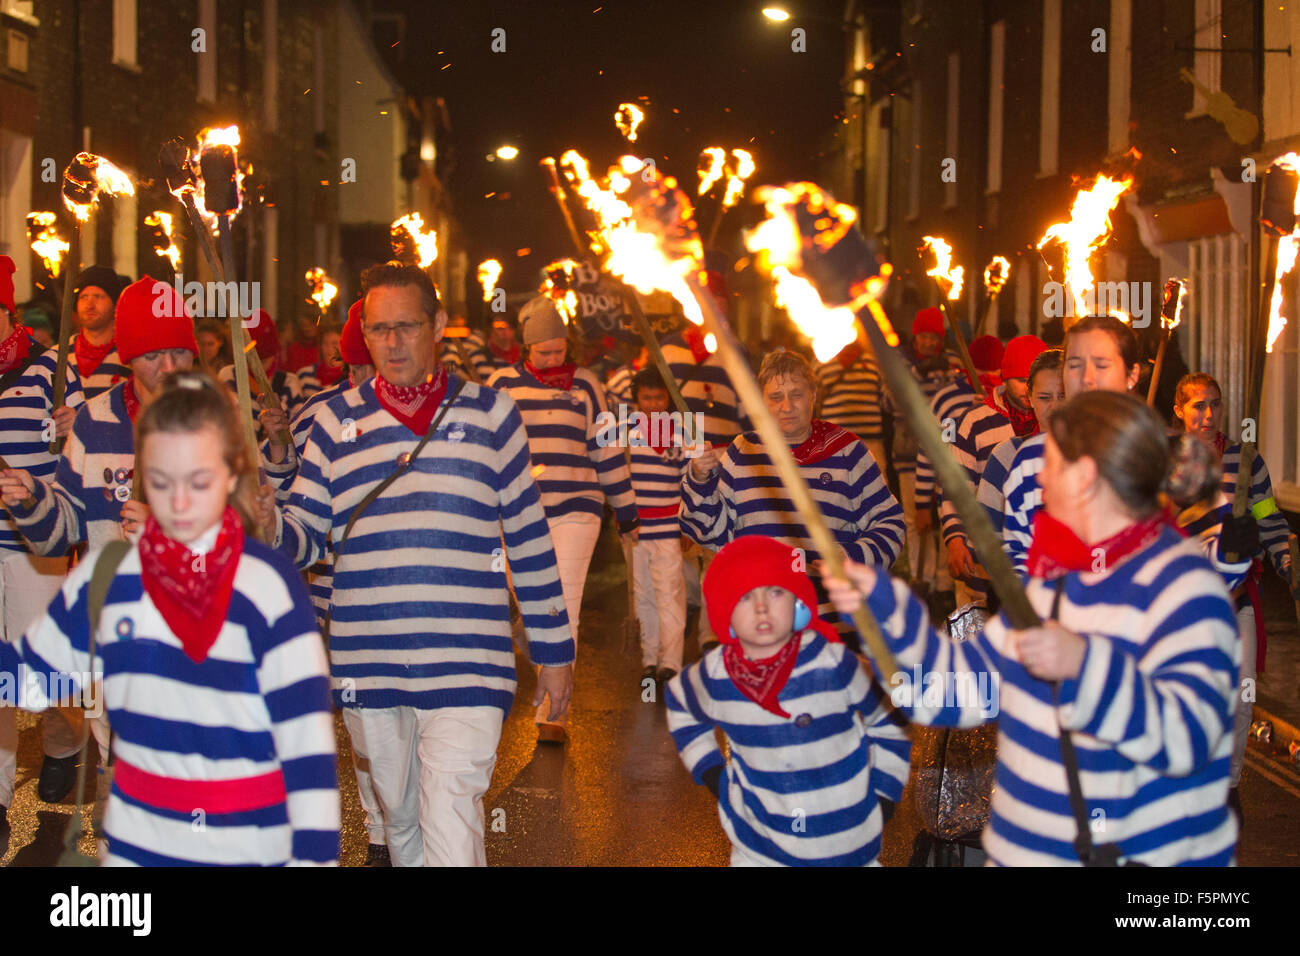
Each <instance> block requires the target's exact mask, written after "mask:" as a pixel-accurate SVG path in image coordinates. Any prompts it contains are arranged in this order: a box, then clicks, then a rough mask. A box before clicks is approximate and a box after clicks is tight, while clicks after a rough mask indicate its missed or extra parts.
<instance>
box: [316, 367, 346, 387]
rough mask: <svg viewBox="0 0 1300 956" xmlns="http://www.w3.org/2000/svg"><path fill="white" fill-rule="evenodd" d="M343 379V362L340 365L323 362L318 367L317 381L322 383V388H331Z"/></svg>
mask: <svg viewBox="0 0 1300 956" xmlns="http://www.w3.org/2000/svg"><path fill="white" fill-rule="evenodd" d="M342 377H343V363H341V362H340V363H339V364H338V365H329V364H327V363H325V362H321V363H320V364H319V365H317V366H316V381H318V382H320V384H321V388H329V387H330V386H331V385H333V384H334V383H335V382H337V381H338V380H339V379H341V378H342Z"/></svg>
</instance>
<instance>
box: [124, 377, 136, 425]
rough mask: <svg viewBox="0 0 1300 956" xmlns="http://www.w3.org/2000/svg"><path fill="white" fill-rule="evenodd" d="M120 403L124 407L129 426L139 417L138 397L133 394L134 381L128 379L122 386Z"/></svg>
mask: <svg viewBox="0 0 1300 956" xmlns="http://www.w3.org/2000/svg"><path fill="white" fill-rule="evenodd" d="M122 403H123V404H124V405H126V415H127V417H128V418H129V419H131V424H132V425H134V424H135V420H136V419H137V418H139V417H140V396H138V395H136V393H135V379H134V378H128V379H127V380H126V384H125V385H123V386H122Z"/></svg>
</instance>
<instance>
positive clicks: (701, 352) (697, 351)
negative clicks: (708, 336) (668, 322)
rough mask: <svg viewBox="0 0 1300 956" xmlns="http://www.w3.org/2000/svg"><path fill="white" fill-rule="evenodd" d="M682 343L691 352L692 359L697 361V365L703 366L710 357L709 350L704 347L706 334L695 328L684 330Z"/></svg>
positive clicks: (690, 326)
mask: <svg viewBox="0 0 1300 956" xmlns="http://www.w3.org/2000/svg"><path fill="white" fill-rule="evenodd" d="M682 341H683V342H685V343H686V347H687V348H688V349H690V350H691V358H693V359H695V364H696V365H703V364H704V362H705V360H706V359H708V357H709V350H708V349H707V348H705V346H704V333H703V332H701V331H700V330H699V329H698V328H696V327H695V326H693V325H688V326H687V327H686V328H684V329H682Z"/></svg>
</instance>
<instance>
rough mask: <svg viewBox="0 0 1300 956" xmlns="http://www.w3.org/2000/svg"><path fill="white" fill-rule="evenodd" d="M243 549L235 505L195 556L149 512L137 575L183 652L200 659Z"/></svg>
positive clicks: (220, 618) (221, 618)
mask: <svg viewBox="0 0 1300 956" xmlns="http://www.w3.org/2000/svg"><path fill="white" fill-rule="evenodd" d="M243 553H244V525H243V522H241V521H240V520H239V514H238V513H237V512H236V511H235V509H234V508H232V507H230V506H229V505H227V506H226V511H225V514H223V515H222V516H221V530H220V531H219V532H217V543H216V544H215V545H214V546H213V548H212V550H211V551H209V552H208V553H207V554H204V555H198V554H195V553H194V552H192V551H191V550H190V549H189V548H187V547H186V546H185V545H183V544H181V543H180V542H179V541H173V540H172V539H171V538H169V537H167V535H165V534H164V533H163V530H162V526H161V525H159V524H158V522H157V521H156V520H155V519H154V518H153V516H152V515H151V516H150V517H149V519H148V520H147V521H146V522H145V526H144V534H143V535H141V536H140V580H141V582H142V583H143V584H144V590H145V593H146V594H148V595H149V598H150V599H151V600H152V601H153V603H154V607H156V608H158V613H160V614H161V615H162V617H163V620H164V621H166V622H167V627H168V628H170V629H171V632H172V634H174V635H175V636H176V638H177V639H178V640H179V641H180V642H181V647H182V649H184V651H185V656H186V657H188V658H189V659H190V660H192V661H194V663H196V664H199V663H202V662H203V660H204V659H205V658H206V657H207V656H208V651H210V650H212V645H213V644H215V643H216V640H217V635H218V634H219V633H221V625H222V624H224V623H225V621H226V612H227V611H228V610H229V609H230V595H231V594H232V593H233V592H234V589H235V569H236V568H237V567H238V565H239V556H240V555H241V554H243Z"/></svg>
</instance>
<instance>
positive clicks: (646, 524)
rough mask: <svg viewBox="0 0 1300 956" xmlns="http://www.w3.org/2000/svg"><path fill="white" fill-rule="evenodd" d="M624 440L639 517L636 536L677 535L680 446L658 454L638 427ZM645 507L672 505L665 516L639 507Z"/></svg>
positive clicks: (645, 538) (681, 465)
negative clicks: (654, 514) (655, 514)
mask: <svg viewBox="0 0 1300 956" xmlns="http://www.w3.org/2000/svg"><path fill="white" fill-rule="evenodd" d="M660 440H661V441H662V437H661V438H660ZM628 444H629V448H628V458H629V460H630V470H631V475H632V491H633V493H634V494H635V496H636V507H637V516H638V517H639V518H640V520H641V527H640V529H639V530H638V531H637V536H638V540H640V541H654V540H656V539H660V538H672V539H674V540H675V539H678V538H680V537H681V536H682V527H681V522H680V520H679V519H678V515H677V510H678V509H680V507H681V502H682V473H683V469H684V468H685V467H686V465H687V460H686V458H685V457H684V456H683V455H682V449H681V448H680V447H672V448H668V449H666V454H662V455H661V454H659V452H657V451H655V450H654V449H653V448H651V447H650V446H649V445H648V444H646V438H645V435H644V434H643V433H642V432H641V430H640V428H631V429H629V430H628ZM647 508H649V509H654V508H673V509H674V512H673V514H671V515H668V516H667V517H663V518H655V517H651V516H650V515H649V514H647V513H646V512H645V511H644V510H643V509H647Z"/></svg>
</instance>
